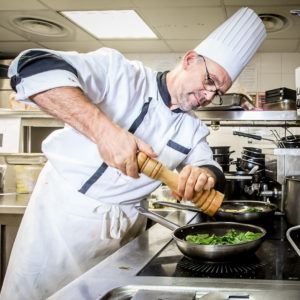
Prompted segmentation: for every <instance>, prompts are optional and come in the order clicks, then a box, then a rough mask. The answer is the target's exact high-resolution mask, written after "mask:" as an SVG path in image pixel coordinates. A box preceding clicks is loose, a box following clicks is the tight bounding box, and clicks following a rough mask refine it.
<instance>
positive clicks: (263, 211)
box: [156, 200, 278, 222]
mask: <svg viewBox="0 0 300 300" xmlns="http://www.w3.org/2000/svg"><path fill="white" fill-rule="evenodd" d="M156 203H157V204H160V205H163V206H169V207H174V208H178V209H183V210H189V211H194V212H202V211H201V210H200V209H199V208H197V207H195V206H191V205H184V204H181V203H173V202H167V201H157V202H156ZM253 208H257V209H258V210H260V211H257V212H247V211H245V210H247V209H253ZM277 209H278V207H277V205H276V204H273V203H269V202H263V201H254V200H226V201H223V203H222V205H221V206H220V208H219V209H218V210H217V212H216V214H215V215H214V217H216V219H222V220H226V221H234V222H253V221H256V220H260V219H262V218H267V217H269V216H271V215H273V214H274V213H275V211H276V210H277Z"/></svg>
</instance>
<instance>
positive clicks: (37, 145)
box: [0, 109, 64, 153]
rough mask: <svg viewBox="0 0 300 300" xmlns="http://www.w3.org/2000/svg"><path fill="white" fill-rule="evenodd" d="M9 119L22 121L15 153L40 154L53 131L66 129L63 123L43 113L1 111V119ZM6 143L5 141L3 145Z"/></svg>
mask: <svg viewBox="0 0 300 300" xmlns="http://www.w3.org/2000/svg"><path fill="white" fill-rule="evenodd" d="M7 118H10V119H12V118H13V119H15V120H20V134H19V144H18V149H16V151H15V153H18V152H20V153H40V152H41V142H42V141H43V140H44V139H45V138H46V137H47V136H48V135H49V134H50V133H51V132H52V131H54V130H56V129H58V128H62V127H64V123H63V122H62V121H59V120H57V119H55V118H54V117H52V116H50V115H48V114H46V113H44V112H42V111H13V110H10V109H0V119H7ZM0 134H1V132H0ZM4 142H5V141H3V143H4ZM0 149H1V147H0Z"/></svg>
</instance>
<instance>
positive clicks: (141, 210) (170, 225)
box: [135, 206, 180, 230]
mask: <svg viewBox="0 0 300 300" xmlns="http://www.w3.org/2000/svg"><path fill="white" fill-rule="evenodd" d="M135 208H136V210H137V211H138V212H139V213H140V214H142V215H144V216H146V217H147V218H149V219H150V220H152V221H154V222H157V223H159V224H160V225H162V226H164V227H167V228H169V229H171V230H175V229H177V228H179V227H180V226H179V225H177V224H175V223H173V222H171V221H169V220H167V219H165V218H163V217H162V216H160V215H158V214H155V213H153V212H151V211H149V210H148V209H146V208H144V207H142V206H135Z"/></svg>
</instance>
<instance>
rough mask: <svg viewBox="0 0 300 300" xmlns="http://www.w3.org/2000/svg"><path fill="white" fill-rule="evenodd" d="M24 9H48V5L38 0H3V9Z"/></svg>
mask: <svg viewBox="0 0 300 300" xmlns="http://www.w3.org/2000/svg"><path fill="white" fill-rule="evenodd" d="M23 9H28V10H31V9H47V6H45V5H43V4H41V3H40V1H38V0H25V1H20V0H6V1H3V0H2V1H1V5H0V11H1V10H23Z"/></svg>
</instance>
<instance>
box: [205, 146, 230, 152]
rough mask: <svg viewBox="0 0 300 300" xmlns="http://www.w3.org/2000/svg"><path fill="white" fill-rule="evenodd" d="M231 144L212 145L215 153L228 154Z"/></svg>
mask: <svg viewBox="0 0 300 300" xmlns="http://www.w3.org/2000/svg"><path fill="white" fill-rule="evenodd" d="M229 148H230V146H218V147H210V149H211V151H212V153H213V154H228V153H229Z"/></svg>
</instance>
